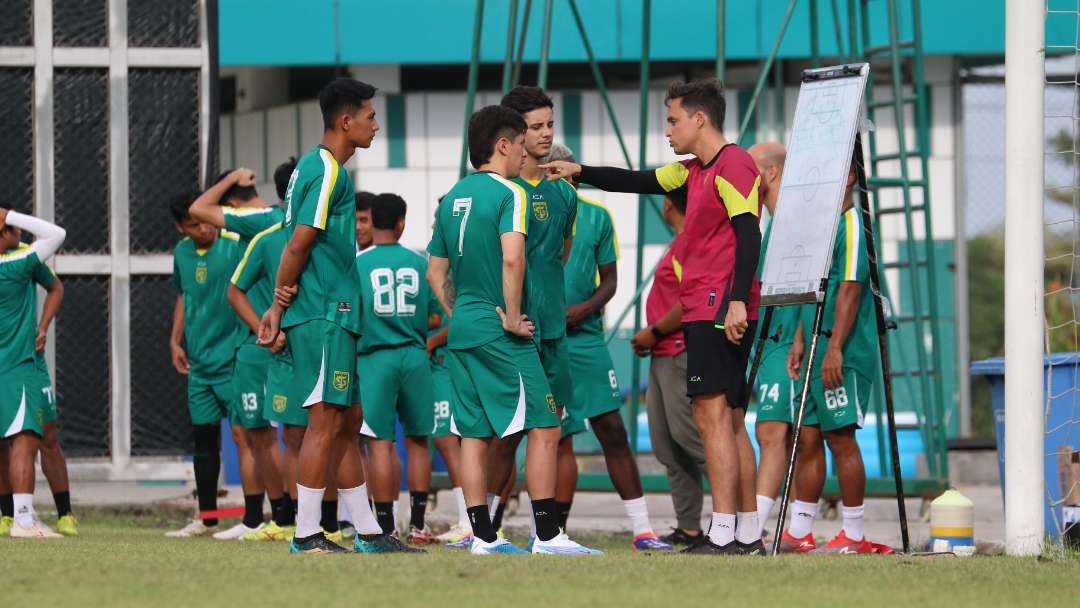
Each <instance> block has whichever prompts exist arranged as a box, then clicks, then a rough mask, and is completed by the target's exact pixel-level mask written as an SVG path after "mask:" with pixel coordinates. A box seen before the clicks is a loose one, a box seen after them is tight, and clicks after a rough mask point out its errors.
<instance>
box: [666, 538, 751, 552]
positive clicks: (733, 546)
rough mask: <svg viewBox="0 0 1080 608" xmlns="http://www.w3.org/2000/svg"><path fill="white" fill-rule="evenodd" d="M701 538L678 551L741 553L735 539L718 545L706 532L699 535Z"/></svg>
mask: <svg viewBox="0 0 1080 608" xmlns="http://www.w3.org/2000/svg"><path fill="white" fill-rule="evenodd" d="M701 536H702V537H703V538H702V539H701V540H700V541H699V542H698V543H696V544H693V545H690V546H689V547H687V548H685V549H683V550H682V551H680V553H683V554H686V555H742V554H743V553H742V550H740V549H739V544H738V543H737V542H735V541H731V542H730V543H728V544H726V545H724V546H720V545H718V544H716V543H714V542H713V541H712V539H711V538H709V537H708V535H706V534H702V535H701Z"/></svg>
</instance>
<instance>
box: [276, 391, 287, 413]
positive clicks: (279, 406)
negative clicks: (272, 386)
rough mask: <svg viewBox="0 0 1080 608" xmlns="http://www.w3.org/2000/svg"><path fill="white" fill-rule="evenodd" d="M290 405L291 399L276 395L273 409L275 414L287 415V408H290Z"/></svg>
mask: <svg viewBox="0 0 1080 608" xmlns="http://www.w3.org/2000/svg"><path fill="white" fill-rule="evenodd" d="M288 404H289V398H288V397H286V396H285V395H274V404H273V407H274V411H275V412H277V413H279V414H283V413H285V408H286V407H287V406H288Z"/></svg>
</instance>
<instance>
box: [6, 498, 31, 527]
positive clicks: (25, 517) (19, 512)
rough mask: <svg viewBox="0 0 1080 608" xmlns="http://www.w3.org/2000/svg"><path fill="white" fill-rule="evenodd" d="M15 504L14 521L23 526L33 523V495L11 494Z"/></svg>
mask: <svg viewBox="0 0 1080 608" xmlns="http://www.w3.org/2000/svg"><path fill="white" fill-rule="evenodd" d="M11 498H12V502H13V503H14V504H15V521H16V522H17V523H18V524H19V525H20V526H22V527H24V528H29V527H30V526H32V525H34V495H33V494H12V496H11Z"/></svg>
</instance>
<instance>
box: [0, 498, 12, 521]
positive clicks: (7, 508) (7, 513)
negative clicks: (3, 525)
mask: <svg viewBox="0 0 1080 608" xmlns="http://www.w3.org/2000/svg"><path fill="white" fill-rule="evenodd" d="M0 515H3V516H4V517H15V495H14V494H11V493H8V494H0Z"/></svg>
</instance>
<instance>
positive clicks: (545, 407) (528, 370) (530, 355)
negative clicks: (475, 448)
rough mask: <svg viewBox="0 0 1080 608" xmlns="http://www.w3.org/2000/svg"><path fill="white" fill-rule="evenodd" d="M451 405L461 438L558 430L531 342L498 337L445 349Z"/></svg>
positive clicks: (549, 391) (505, 435) (537, 357)
mask: <svg viewBox="0 0 1080 608" xmlns="http://www.w3.org/2000/svg"><path fill="white" fill-rule="evenodd" d="M446 359H447V363H448V366H449V368H450V378H451V380H452V381H453V383H454V399H453V403H452V405H451V408H452V412H453V417H454V424H455V425H456V426H457V430H458V433H459V434H460V435H461V436H462V437H471V438H477V439H486V438H488V437H496V436H497V437H508V436H510V435H513V434H515V433H518V432H520V431H527V430H529V429H534V428H545V427H554V426H559V418H558V415H557V414H556V413H555V410H556V408H555V397H554V396H553V395H552V394H551V389H550V388H549V387H548V381H547V376H545V375H544V368H543V366H542V365H541V364H540V355H539V353H538V352H537V350H536V345H535V343H534V342H532V341H531V340H522V339H518V338H511V337H509V336H505V335H504V336H500V337H498V338H496V339H495V340H492V341H491V342H488V343H487V344H484V345H482V346H477V347H475V348H468V349H463V350H449V351H448V354H447V356H446Z"/></svg>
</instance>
